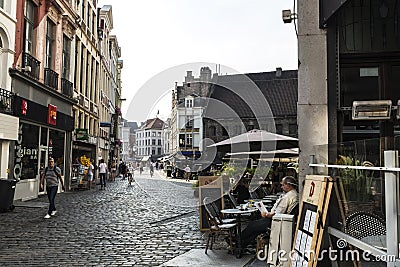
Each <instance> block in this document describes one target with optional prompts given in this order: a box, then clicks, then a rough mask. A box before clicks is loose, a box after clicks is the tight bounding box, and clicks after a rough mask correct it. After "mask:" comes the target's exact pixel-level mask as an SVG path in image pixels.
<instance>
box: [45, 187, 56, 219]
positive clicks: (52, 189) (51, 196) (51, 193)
mask: <svg viewBox="0 0 400 267" xmlns="http://www.w3.org/2000/svg"><path fill="white" fill-rule="evenodd" d="M46 191H47V197H48V198H49V203H50V205H49V211H48V212H47V214H49V215H51V213H52V212H53V211H55V210H56V206H55V205H54V199H55V198H56V195H57V191H58V186H50V187H46Z"/></svg>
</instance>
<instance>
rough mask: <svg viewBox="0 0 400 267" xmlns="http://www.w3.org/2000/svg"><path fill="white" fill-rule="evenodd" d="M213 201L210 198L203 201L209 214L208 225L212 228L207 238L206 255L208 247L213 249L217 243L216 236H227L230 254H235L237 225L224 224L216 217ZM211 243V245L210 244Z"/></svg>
mask: <svg viewBox="0 0 400 267" xmlns="http://www.w3.org/2000/svg"><path fill="white" fill-rule="evenodd" d="M211 203H212V201H210V199H209V198H208V197H205V198H204V200H203V204H204V208H205V210H206V213H207V219H208V224H209V226H210V232H209V234H208V238H207V244H206V250H205V254H207V250H208V246H209V245H210V249H212V245H213V243H214V242H215V238H216V236H220V235H225V236H227V241H228V242H229V250H230V253H232V254H233V253H234V246H233V239H234V234H235V231H236V223H223V222H222V221H221V219H220V218H219V217H218V216H216V215H215V211H214V208H213V207H212V204H211ZM210 241H211V244H210Z"/></svg>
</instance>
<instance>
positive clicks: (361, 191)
mask: <svg viewBox="0 0 400 267" xmlns="http://www.w3.org/2000/svg"><path fill="white" fill-rule="evenodd" d="M337 163H338V164H339V165H349V166H364V167H373V166H374V164H372V163H371V162H370V161H362V160H359V159H354V158H352V157H349V156H342V155H341V156H339V157H338V160H337ZM338 175H339V179H340V181H341V185H342V186H341V190H342V194H343V196H344V199H343V200H345V201H346V202H347V205H348V207H349V212H350V213H351V212H352V211H353V210H354V211H355V210H359V209H364V210H365V209H368V210H371V209H373V206H374V201H373V199H374V195H375V193H376V190H375V186H374V182H373V181H374V177H375V173H374V171H371V170H362V169H339V170H338Z"/></svg>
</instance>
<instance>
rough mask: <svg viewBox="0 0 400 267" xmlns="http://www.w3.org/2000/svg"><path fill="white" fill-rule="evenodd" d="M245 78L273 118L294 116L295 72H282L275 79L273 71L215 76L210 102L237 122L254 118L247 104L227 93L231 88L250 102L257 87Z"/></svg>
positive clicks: (295, 112)
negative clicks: (227, 109)
mask: <svg viewBox="0 0 400 267" xmlns="http://www.w3.org/2000/svg"><path fill="white" fill-rule="evenodd" d="M248 78H249V79H250V80H251V81H253V82H254V84H255V85H256V86H257V87H258V89H259V90H260V91H261V93H262V94H263V95H264V97H265V99H266V101H267V102H268V104H269V106H270V107H271V111H272V113H273V116H274V117H284V116H296V115H297V97H298V89H297V70H288V71H282V72H281V75H280V76H279V77H277V75H276V72H275V71H273V72H261V73H249V74H244V75H243V74H237V75H225V76H218V78H217V80H216V81H215V83H216V85H214V86H213V90H212V93H211V98H214V99H217V100H219V101H222V102H224V103H225V104H227V105H228V106H229V107H231V108H232V109H233V110H234V111H235V112H236V114H237V115H238V116H239V117H241V118H250V117H254V114H253V112H252V110H251V108H250V106H249V103H245V101H244V100H243V99H242V98H240V97H239V96H238V95H236V94H235V93H233V92H232V91H231V90H229V89H228V88H230V87H231V88H232V87H233V88H235V91H236V90H237V91H238V92H239V93H240V94H243V95H249V96H250V98H251V94H252V91H253V90H255V89H257V87H255V86H254V85H252V83H251V81H249V79H248Z"/></svg>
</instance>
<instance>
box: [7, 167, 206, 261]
mask: <svg viewBox="0 0 400 267" xmlns="http://www.w3.org/2000/svg"><path fill="white" fill-rule="evenodd" d="M136 176H137V175H136ZM135 178H136V180H137V182H136V183H135V184H134V185H132V186H128V182H127V181H126V180H120V179H117V181H116V182H113V183H109V184H107V189H106V190H102V191H99V190H97V189H94V190H90V191H76V192H67V193H62V194H58V195H57V197H56V207H57V210H58V213H57V215H55V216H54V217H52V218H51V219H44V218H43V216H44V215H45V214H46V212H47V205H46V207H42V208H32V207H19V206H18V207H16V208H15V210H14V211H12V212H8V213H1V214H0V266H117V265H118V266H120V265H124V266H133V265H134V266H158V265H160V264H162V263H164V262H167V261H169V260H170V259H172V258H174V257H176V256H178V255H181V254H183V253H185V252H187V251H189V250H190V249H193V248H204V243H205V242H204V238H205V237H203V236H202V233H201V232H200V231H199V214H198V208H197V207H195V206H194V205H193V203H195V202H197V201H198V200H197V199H195V198H194V197H193V191H192V190H190V184H185V183H176V182H167V181H166V180H165V179H163V178H161V177H155V178H149V176H148V175H147V174H143V175H142V176H141V177H135ZM175 184H179V185H180V186H176V185H175ZM157 188H159V189H164V190H156V189H157ZM166 188H170V190H165V189H166ZM189 191H190V192H191V195H189V194H188V193H187V192H189ZM180 192H183V193H182V194H181V193H180ZM153 196H156V197H153ZM30 202H34V203H36V204H40V203H45V204H47V197H40V198H38V199H35V200H32V201H30ZM175 203H178V205H175Z"/></svg>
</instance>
